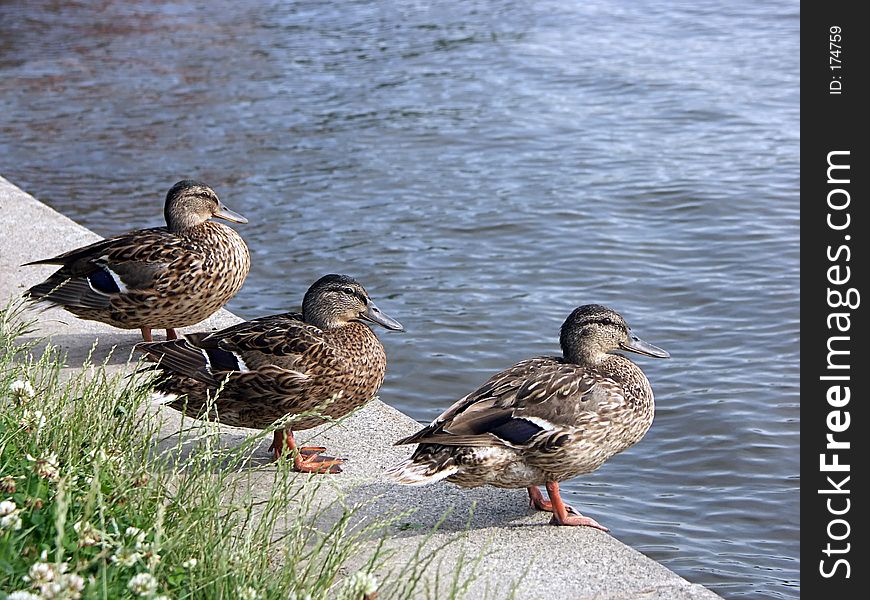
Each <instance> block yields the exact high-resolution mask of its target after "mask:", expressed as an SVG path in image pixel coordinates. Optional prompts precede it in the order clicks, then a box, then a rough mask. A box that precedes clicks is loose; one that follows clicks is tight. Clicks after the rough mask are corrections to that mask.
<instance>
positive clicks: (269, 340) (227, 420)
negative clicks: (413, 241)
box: [138, 275, 403, 472]
mask: <svg viewBox="0 0 870 600" xmlns="http://www.w3.org/2000/svg"><path fill="white" fill-rule="evenodd" d="M361 319H364V320H367V321H370V322H374V323H378V324H380V325H382V326H384V327H386V328H387V329H393V330H399V331H401V330H402V329H403V328H402V325H401V324H400V323H398V322H397V321H395V320H393V319H392V318H390V317H388V316H386V315H385V314H383V313H382V312H381V311H380V310H379V309H378V307H377V306H375V304H374V303H373V302H372V301H371V298H369V296H368V293H367V292H366V291H365V289H364V288H363V287H362V286H361V285H360V284H359V283H358V282H356V281H355V280H353V279H352V278H350V277H347V276H345V275H326V276H324V277H322V278H321V279H319V280H318V281H317V282H315V283H314V285H312V286H311V288H309V290H308V292H307V293H306V294H305V298H304V300H303V302H302V313H301V314H299V313H284V314H280V315H272V316H268V317H261V318H259V319H254V320H252V321H246V322H244V323H240V324H238V325H234V326H232V327H228V328H226V329H223V330H221V331H217V332H215V333H208V334H193V335H187V336H185V338H184V339H179V340H174V341H167V342H154V343H150V344H147V343H146V344H139V346H138V348H139V349H140V350H142V351H143V352H145V354H146V355H147V356H148V357H149V359H150V360H154V361H158V365H157V368H159V369H160V370H161V371H162V372H163V374H164V375H165V377H164V378H163V379H162V380H161V381H160V382H159V383H158V389H159V390H160V391H162V392H164V393H171V394H175V395H177V398H175V399H174V400H172V401H171V402H170V404H169V406H171V407H173V408H175V409H176V410H180V411H183V412H185V413H186V414H189V415H191V416H194V417H198V418H207V419H211V420H215V421H219V422H221V423H224V424H227V425H233V426H238V427H251V428H266V427H269V426H270V425H272V424H273V423H274V422H275V421H277V420H279V419H284V418H289V420H288V421H287V424H286V426H285V427H284V429H283V430H281V429H279V430H277V431H276V433H275V440H274V442H273V448H274V449H275V453H276V455H280V454H281V452H282V450H283V449H284V448H285V445H286V447H288V448H289V449H290V450H295V449H296V448H295V441H294V439H293V433H292V431H293V430H297V431H298V430H304V429H310V428H311V427H315V426H317V425H320V424H322V423H324V422H325V421H326V420H327V419H330V418H338V417H342V416H344V415H346V414H347V413H349V412H350V411H352V410H354V409H355V408H357V407H359V406H362V405H363V404H365V403H366V402H368V401H369V400H371V399H372V398H373V397H374V395H375V394H376V393H377V391H378V389H379V388H380V386H381V383H383V381H384V373H385V371H386V365H387V357H386V353H385V352H384V348H383V346H382V345H381V343H380V341H379V340H378V338H377V336H376V335H375V334H374V332H373V331H372V330H371V329H370V328H369V327H368V326H367V325H365V324H364V323H362V322H361ZM222 383H223V385H224V387H223V389H222V390H221V391H220V393H219V394H218V395H217V399H216V400H214V397H215V394H216V392H217V390H218V388H219V386H220V385H221V384H222ZM285 435H286V439H285ZM304 450H305V449H302V450H300V452H302V454H303V456H300V455H299V454H297V455H296V457H295V460H296V467H297V469H299V470H300V471H314V472H321V471H329V472H336V471H338V468H337V464H338V462H340V461H337V460H335V459H324V457H317V456H313V455H314V454H315V453H314V452H311V453H309V454H311V455H312V456H308V457H306V456H304V454H305V453H304ZM318 450H322V449H318Z"/></svg>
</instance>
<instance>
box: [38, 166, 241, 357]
mask: <svg viewBox="0 0 870 600" xmlns="http://www.w3.org/2000/svg"><path fill="white" fill-rule="evenodd" d="M164 215H165V217H166V227H155V228H151V229H139V230H136V231H131V232H128V233H124V234H121V235H117V236H114V237H111V238H107V239H105V240H102V241H99V242H96V243H94V244H90V245H88V246H84V247H82V248H77V249H75V250H71V251H69V252H66V253H64V254H61V255H59V256H55V257H53V258H48V259H43V260H38V261H34V262H31V263H27V264H28V265H43V264H52V265H62V266H61V268H60V269H58V270H57V271H56V272H55V273H54V274H52V275H51V276H50V277H49V278H48V279H47V280H45V281H44V282H42V283H40V284H38V285H35V286H33V287H32V288H30V289H29V290H27V292H25V296H26V297H27V298H29V299H31V300H33V301H35V302H44V303H47V304H49V305H53V306H60V307H61V308H64V309H66V310H68V311H69V312H71V313H73V314H74V315H76V316H78V317H81V318H83V319H89V320H92V321H100V322H102V323H107V324H108V325H113V326H115V327H120V328H121V329H137V328H138V329H141V330H142V336H143V338H145V340H146V341H150V340H151V329H166V330H167V335H168V336H169V337H170V338H174V337H175V331H174V330H175V328H177V327H185V326H188V325H195V324H196V323H199V322H200V321H202V320H204V319H206V318H208V317H209V316H210V315H211V314H212V313H214V312H215V311H217V310H218V309H219V308H221V307H222V306H223V305H224V304H226V303H227V302H228V301H229V300H230V299H231V298H232V297H233V296H235V295H236V293H237V292H238V291H239V290H240V289H241V287H242V284H243V283H244V281H245V277H247V275H248V270H249V268H250V266H251V258H250V254H249V252H248V246H247V245H246V244H245V242H244V240H243V239H242V238H241V236H239V234H238V233H236V232H235V230H233V229H232V228H230V227H227V226H226V225H222V224H220V223H215V222H213V221H210V220H209V219H211V218H212V217H216V218H221V219H226V220H229V221H234V222H237V223H247V219H245V218H244V217H242V216H241V215H238V214H236V213H234V212H232V211H231V210H229V209H227V208H226V207H225V206H224V205H223V204H222V203H221V201H220V200H219V199H218V197H217V195H216V194H215V192H214V190H212V189H211V188H210V187H208V186H207V185H205V184H202V183H198V182H195V181H190V180H184V181H180V182H178V183H176V184H175V185H174V186H172V188H171V189H170V190H169V192H168V193H167V195H166V203H165V207H164Z"/></svg>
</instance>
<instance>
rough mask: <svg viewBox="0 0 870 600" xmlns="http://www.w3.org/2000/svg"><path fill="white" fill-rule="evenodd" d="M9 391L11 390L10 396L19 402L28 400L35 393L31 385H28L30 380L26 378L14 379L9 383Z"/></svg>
mask: <svg viewBox="0 0 870 600" xmlns="http://www.w3.org/2000/svg"><path fill="white" fill-rule="evenodd" d="M9 391H10V392H12V396H13V397H14V398H15V399H16V400H17V401H18V402H21V401H23V400H30V399H31V398H33V397H34V396H35V395H36V392H35V391H34V390H33V386H32V385H30V382H29V381H27V380H26V379H16V380H15V381H13V382H12V383H10V384H9Z"/></svg>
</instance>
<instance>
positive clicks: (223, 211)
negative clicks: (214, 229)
mask: <svg viewBox="0 0 870 600" xmlns="http://www.w3.org/2000/svg"><path fill="white" fill-rule="evenodd" d="M214 216H215V217H217V218H218V219H224V220H226V221H231V222H233V223H247V222H248V220H247V219H246V218H245V217H243V216H242V215H240V214H239V213H237V212H236V211H234V210H230V209H228V208H227V207H226V206H224V205H223V204H221V205H220V206H219V207H218V210H217V212H216V213H215V214H214Z"/></svg>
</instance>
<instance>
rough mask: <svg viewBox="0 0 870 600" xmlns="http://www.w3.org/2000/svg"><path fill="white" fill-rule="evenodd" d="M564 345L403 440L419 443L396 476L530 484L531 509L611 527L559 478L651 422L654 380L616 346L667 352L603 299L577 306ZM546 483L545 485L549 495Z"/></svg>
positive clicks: (609, 452)
mask: <svg viewBox="0 0 870 600" xmlns="http://www.w3.org/2000/svg"><path fill="white" fill-rule="evenodd" d="M560 343H561V346H562V356H559V357H549V356H545V357H538V358H531V359H528V360H524V361H522V362H519V363H517V364H516V365H514V366H512V367H510V368H509V369H507V370H505V371H502V372H501V373H498V374H496V375H494V376H492V377H491V378H490V379H489V380H488V381H487V382H486V383H484V384H483V386H481V387H480V388H478V389H477V390H475V391H473V392H472V393H470V394H468V395H467V396H465V397H464V398H462V399H461V400H459V401H458V402H456V403H455V404H454V405H453V406H451V407H450V408H448V409H447V410H446V411H445V412H444V413H443V414H441V416H439V417H438V418H437V419H435V421H433V422H432V424H430V425H429V426H428V427H425V428H424V429H422V430H421V431H419V432H417V433H415V434H414V435H411V436H409V437H406V438H404V439H402V440H399V441H398V442H396V444H397V445H398V444H419V446H418V447H417V449H416V450H415V451H414V453H413V455H412V456H411V457H410V458H409V459H408V460H406V461H405V462H404V463H401V464H399V465H397V466H396V467H394V468H393V469H392V470H391V471H390V474H391V475H392V477H393V478H394V479H396V480H397V481H399V482H400V483H405V484H410V485H423V484H427V483H433V482H435V481H439V480H441V479H446V480H447V481H451V482H453V483H456V484H458V485H460V486H465V487H475V486H480V485H492V486H495V487H501V488H527V489H528V493H529V499H530V501H531V506H532V507H533V508H536V509H538V510H545V511H550V512H552V513H553V517H552V519H551V521H550V522H551V523H552V524H555V525H586V526H589V527H595V528H597V529H601V530H603V531H607V529H606V528H605V527H603V526H601V525H599V524H598V523H597V522H596V521H595V520H594V519H591V518H589V517H584V516H583V515H581V514H580V513H579V512H577V511H576V510H574V509H573V508H571V507H570V506H567V505H566V504H565V503H564V502H563V501H562V498H561V497H560V495H559V482H560V481H563V480H565V479H570V478H572V477H575V476H576V475H580V474H582V473H589V472H591V471H594V470H595V469H597V468H598V467H600V466H601V465H602V464H604V462H605V461H606V460H607V459H609V458H610V457H611V456H613V455H614V454H616V453H618V452H622V451H623V450H625V449H626V448H628V447H630V446H632V445H634V444H635V443H637V442H638V441H639V440H640V439H641V438H642V437H643V436H644V434H645V433H646V432H647V430H648V429H649V428H650V425H652V421H653V414H654V412H655V405H654V402H653V393H652V388H651V387H650V384H649V381H648V380H647V378H646V376H645V375H644V374H643V371H641V370H640V368H638V367H637V365H635V364H634V363H633V362H631V361H630V360H628V359H627V358H625V357H624V356H622V355H620V354H612V352H614V351H617V350H626V351H629V352H636V353H638V354H643V355H645V356H652V357H655V358H668V357H669V354H668V353H667V352H665V351H664V350H662V349H661V348H657V347H655V346H653V345H651V344H648V343H646V342H644V341H642V340H641V339H640V338H638V337H637V336H635V335H633V334H632V333H631V330H630V329H629V327H628V325H626V323H625V320H624V319H623V318H622V317H621V316H620V315H619V314H618V313H616V312H615V311H613V310H611V309H609V308H607V307H605V306H600V305H597V304H589V305H585V306H581V307H579V308H577V309H575V310H574V312H572V313H571V315H570V316H569V317H568V319H567V320H566V321H565V323H564V324H563V325H562V332H561V336H560ZM539 485H544V486H546V489H547V493H548V495H549V497H550V500H549V501H547V500H545V499H544V497H543V494H542V493H541V491H540V489H539V488H538V486H539Z"/></svg>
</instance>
